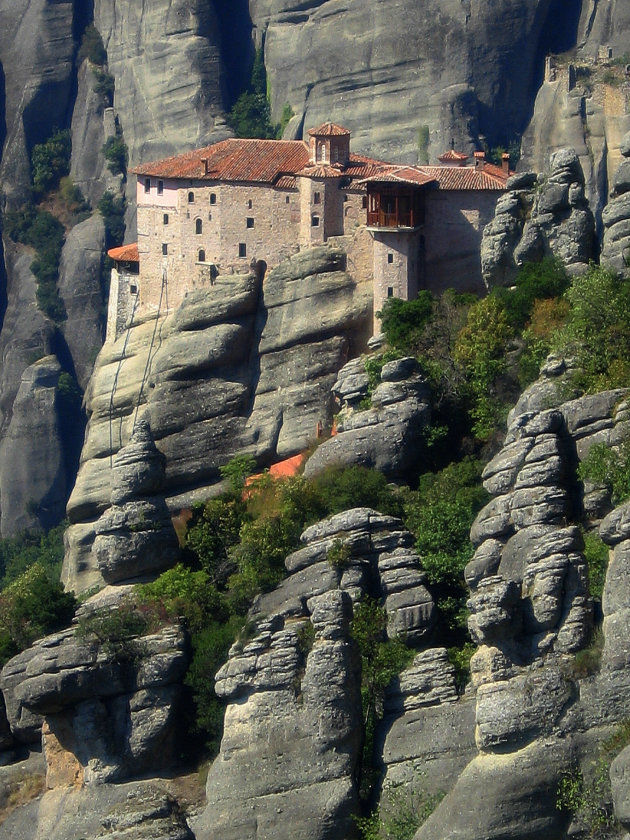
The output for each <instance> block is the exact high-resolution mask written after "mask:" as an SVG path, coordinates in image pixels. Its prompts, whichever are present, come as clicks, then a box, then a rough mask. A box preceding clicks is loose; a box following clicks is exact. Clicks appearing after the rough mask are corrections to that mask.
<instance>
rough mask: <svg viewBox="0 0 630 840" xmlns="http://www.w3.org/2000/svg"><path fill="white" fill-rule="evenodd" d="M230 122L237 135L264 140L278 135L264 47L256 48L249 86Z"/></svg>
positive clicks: (234, 110) (232, 112) (233, 107)
mask: <svg viewBox="0 0 630 840" xmlns="http://www.w3.org/2000/svg"><path fill="white" fill-rule="evenodd" d="M227 120H228V123H229V125H230V126H231V128H233V129H234V133H235V134H236V136H237V137H258V138H260V139H263V140H268V139H272V138H275V137H277V136H278V132H279V130H280V126H274V125H272V123H271V109H270V107H269V93H268V90H267V71H266V70H265V62H264V55H263V50H262V47H261V48H259V49H257V50H256V54H255V56H254V64H253V67H252V73H251V78H250V83H249V87H248V89H247V90H246V91H244V92H243V93H242V94H241V95H240V96H239V98H238V99H237V100H236V102H235V103H234V105H233V106H232V109H231V111H230V113H229V114H228V118H227Z"/></svg>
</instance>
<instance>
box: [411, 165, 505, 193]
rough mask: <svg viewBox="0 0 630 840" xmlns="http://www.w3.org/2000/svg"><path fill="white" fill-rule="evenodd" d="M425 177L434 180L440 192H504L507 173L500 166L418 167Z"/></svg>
mask: <svg viewBox="0 0 630 840" xmlns="http://www.w3.org/2000/svg"><path fill="white" fill-rule="evenodd" d="M418 169H419V170H420V171H421V172H423V173H424V174H425V175H428V176H430V177H431V178H434V179H435V180H436V181H437V182H438V186H439V189H441V190H504V189H505V182H506V181H507V178H508V176H507V173H505V172H503V170H502V169H501V167H500V166H493V165H492V164H489V163H487V164H485V166H484V167H483V169H476V168H475V167H474V166H419V167H418Z"/></svg>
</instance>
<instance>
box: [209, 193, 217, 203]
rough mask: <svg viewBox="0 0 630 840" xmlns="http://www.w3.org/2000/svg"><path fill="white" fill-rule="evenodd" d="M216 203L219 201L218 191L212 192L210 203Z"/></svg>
mask: <svg viewBox="0 0 630 840" xmlns="http://www.w3.org/2000/svg"><path fill="white" fill-rule="evenodd" d="M216 203H217V194H216V193H210V204H216Z"/></svg>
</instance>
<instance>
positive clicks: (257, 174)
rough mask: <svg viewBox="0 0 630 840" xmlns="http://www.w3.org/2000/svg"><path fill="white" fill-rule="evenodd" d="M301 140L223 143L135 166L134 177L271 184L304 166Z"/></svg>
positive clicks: (305, 155)
mask: <svg viewBox="0 0 630 840" xmlns="http://www.w3.org/2000/svg"><path fill="white" fill-rule="evenodd" d="M308 157H309V156H308V148H307V145H306V143H304V142H303V141H302V140H237V139H230V140H223V141H221V142H220V143H215V144H214V145H212V146H206V147H205V148H203V149H195V150H194V151H192V152H185V153H184V154H183V155H176V156H175V157H170V158H165V159H164V160H158V161H154V162H153V163H146V164H143V165H141V166H137V167H136V168H135V169H133V170H132V172H135V174H136V175H153V176H156V177H159V178H194V179H196V180H207V181H248V182H254V183H266V184H270V183H273V182H274V181H275V180H276V179H277V178H278V177H279V176H280V175H282V174H293V173H295V172H298V171H299V170H300V169H303V168H304V167H305V166H306V164H307V163H308Z"/></svg>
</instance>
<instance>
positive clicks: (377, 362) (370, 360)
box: [365, 350, 403, 408]
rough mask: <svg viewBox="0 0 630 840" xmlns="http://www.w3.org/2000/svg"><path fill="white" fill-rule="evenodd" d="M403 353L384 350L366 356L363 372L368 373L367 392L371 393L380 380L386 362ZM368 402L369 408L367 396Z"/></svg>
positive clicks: (397, 357)
mask: <svg viewBox="0 0 630 840" xmlns="http://www.w3.org/2000/svg"><path fill="white" fill-rule="evenodd" d="M402 357H403V354H402V352H401V351H400V350H386V351H385V352H384V353H379V354H377V355H376V354H375V355H371V356H368V357H367V358H366V360H365V372H366V373H367V375H368V379H369V385H368V390H369V393H370V394H372V393H373V392H374V390H375V388H376V387H377V386H378V384H379V383H380V381H381V372H382V370H383V368H384V367H385V365H386V364H387V362H393V361H394V360H395V359H402ZM368 403H369V405H367V406H366V407H367V408H369V407H370V405H371V400H370V399H369V397H368Z"/></svg>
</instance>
